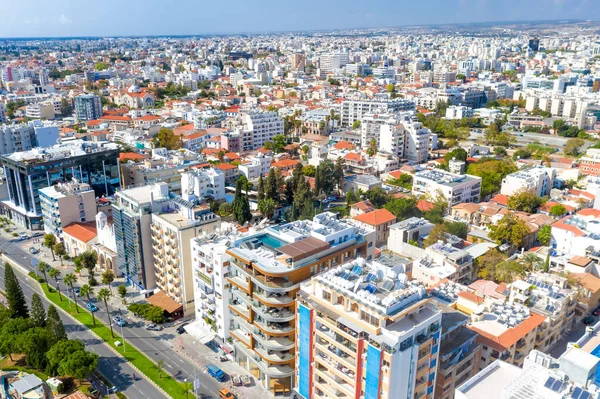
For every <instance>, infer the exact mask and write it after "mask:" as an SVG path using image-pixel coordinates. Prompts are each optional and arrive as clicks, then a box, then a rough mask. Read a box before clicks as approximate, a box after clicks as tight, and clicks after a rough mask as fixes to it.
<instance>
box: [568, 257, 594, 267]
mask: <svg viewBox="0 0 600 399" xmlns="http://www.w3.org/2000/svg"><path fill="white" fill-rule="evenodd" d="M591 261H592V260H591V259H590V258H587V257H585V256H578V255H577V256H573V257H572V258H571V259H569V263H570V264H572V265H575V266H581V267H585V266H586V265H587V264H588V263H590V262H591Z"/></svg>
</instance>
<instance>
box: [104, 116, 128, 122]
mask: <svg viewBox="0 0 600 399" xmlns="http://www.w3.org/2000/svg"><path fill="white" fill-rule="evenodd" d="M100 119H102V120H105V121H121V122H130V121H131V118H130V117H128V116H119V115H107V116H101V117H100Z"/></svg>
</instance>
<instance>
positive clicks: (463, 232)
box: [444, 222, 469, 240]
mask: <svg viewBox="0 0 600 399" xmlns="http://www.w3.org/2000/svg"><path fill="white" fill-rule="evenodd" d="M444 225H445V226H446V228H447V229H448V233H450V234H452V235H454V236H457V237H459V238H462V239H463V240H464V239H466V238H467V235H468V234H469V226H468V225H467V224H466V223H462V222H444Z"/></svg>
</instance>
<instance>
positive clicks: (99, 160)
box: [0, 141, 120, 230]
mask: <svg viewBox="0 0 600 399" xmlns="http://www.w3.org/2000/svg"><path fill="white" fill-rule="evenodd" d="M118 159H119V147H118V146H117V145H116V144H113V143H106V142H98V143H93V142H84V141H73V142H70V143H65V144H57V145H54V146H52V147H48V148H33V149H31V150H29V151H23V152H15V153H12V154H10V155H4V156H0V163H1V164H2V166H3V167H4V174H5V176H6V183H7V186H8V196H9V199H8V200H6V201H2V203H1V204H2V205H1V206H2V208H3V211H4V213H5V214H7V215H8V216H9V217H10V218H11V219H13V220H14V221H15V222H16V223H17V224H19V225H21V226H24V227H26V228H28V229H31V230H41V229H42V228H43V226H42V208H41V204H40V195H39V190H40V189H42V188H45V187H50V186H51V185H52V184H55V183H57V182H63V181H69V180H71V179H73V178H75V179H77V181H79V182H81V183H87V184H89V185H90V186H91V187H92V189H93V190H94V191H95V193H96V196H98V197H99V196H102V195H103V194H107V195H109V194H113V193H114V191H115V189H116V188H118V187H119V185H120V180H119V172H118Z"/></svg>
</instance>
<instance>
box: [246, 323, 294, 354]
mask: <svg viewBox="0 0 600 399" xmlns="http://www.w3.org/2000/svg"><path fill="white" fill-rule="evenodd" d="M252 336H253V337H254V339H255V340H256V341H257V342H259V343H260V344H261V345H262V346H264V347H265V348H266V349H270V350H274V351H288V350H290V349H293V348H294V347H295V345H296V343H295V342H294V341H292V340H290V339H288V338H283V337H267V336H266V335H264V334H263V333H261V331H260V330H259V329H257V328H255V329H254V333H253V334H252Z"/></svg>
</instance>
